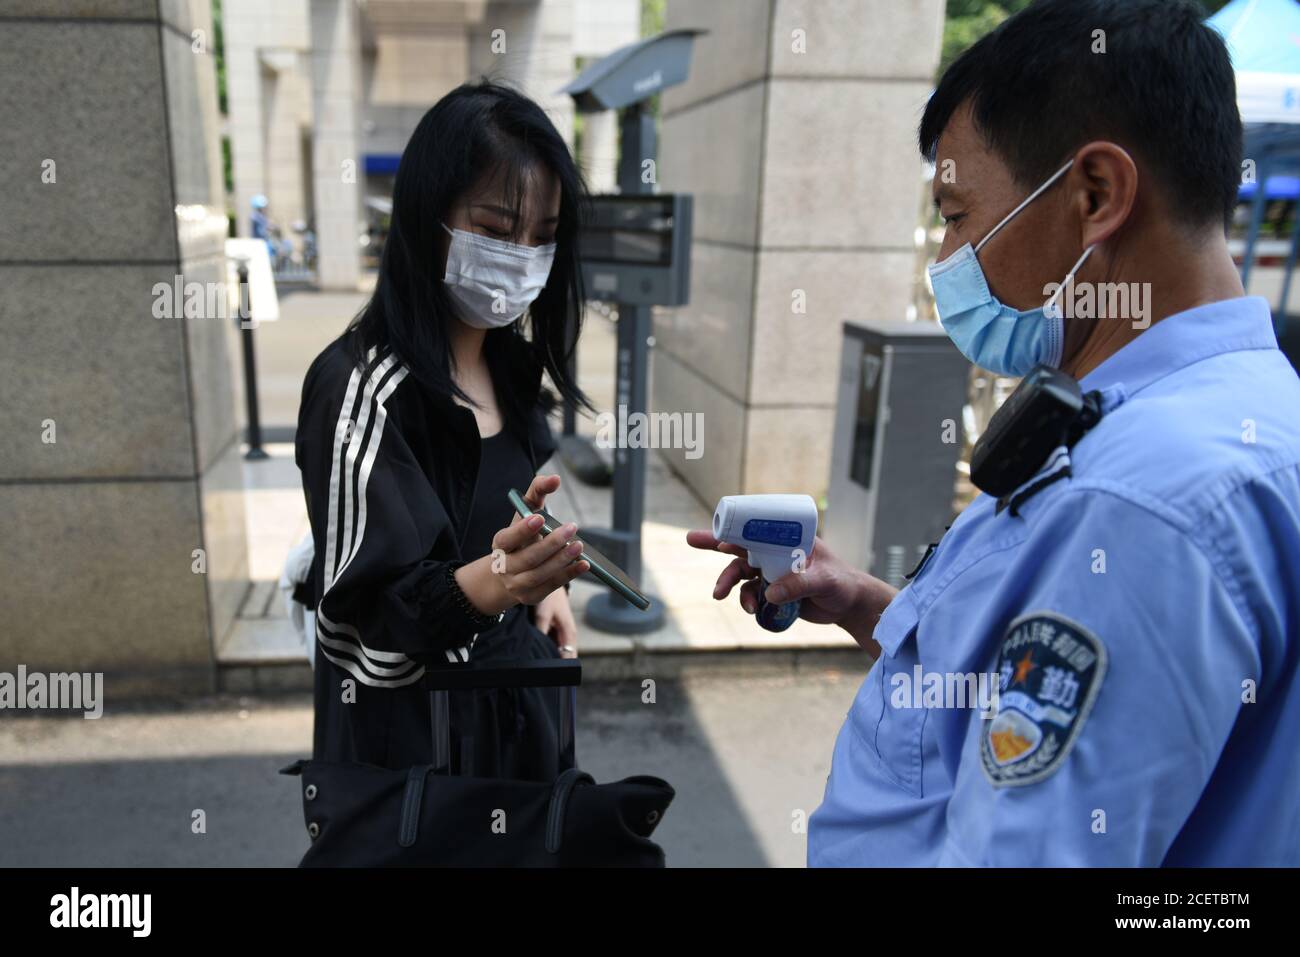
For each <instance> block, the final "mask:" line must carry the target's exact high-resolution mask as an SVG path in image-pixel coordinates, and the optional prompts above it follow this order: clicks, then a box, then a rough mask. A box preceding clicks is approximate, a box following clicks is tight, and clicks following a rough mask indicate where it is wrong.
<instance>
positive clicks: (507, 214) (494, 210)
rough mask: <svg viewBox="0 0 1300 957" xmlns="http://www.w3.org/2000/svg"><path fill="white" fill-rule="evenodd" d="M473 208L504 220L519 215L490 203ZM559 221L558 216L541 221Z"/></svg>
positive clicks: (478, 204)
mask: <svg viewBox="0 0 1300 957" xmlns="http://www.w3.org/2000/svg"><path fill="white" fill-rule="evenodd" d="M473 208H474V209H486V210H487V211H488V212H489V213H495V214H496V215H498V216H501V217H504V218H505V219H518V218H519V215H518V214H517V213H516V212H515V211H514V210H513V209H508V208H506V207H505V206H494V205H492V204H491V203H475V204H474V207H473ZM559 221H560V217H559V216H547V217H546V218H545V219H543V220H542V222H543V223H558V222H559Z"/></svg>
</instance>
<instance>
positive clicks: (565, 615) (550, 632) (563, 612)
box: [533, 588, 578, 658]
mask: <svg viewBox="0 0 1300 957" xmlns="http://www.w3.org/2000/svg"><path fill="white" fill-rule="evenodd" d="M533 624H535V625H536V626H537V630H538V631H540V632H541V633H542V634H544V635H547V636H548V637H549V638H550V639H551V640H552V641H554V642H555V647H557V648H559V649H560V657H561V658H576V657H578V623H577V621H575V620H574V618H573V606H571V605H570V604H569V593H568V592H567V591H565V590H564V589H563V588H557V589H555V591H553V592H551V593H550V594H549V595H547V596H546V597H545V598H543V599H542V600H541V601H540V602H538V603H537V614H536V616H535V618H534V621H533Z"/></svg>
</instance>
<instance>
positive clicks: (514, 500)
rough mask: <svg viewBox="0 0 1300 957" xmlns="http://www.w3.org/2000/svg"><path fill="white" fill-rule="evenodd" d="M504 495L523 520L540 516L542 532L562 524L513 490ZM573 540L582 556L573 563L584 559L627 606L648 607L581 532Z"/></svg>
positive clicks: (645, 601)
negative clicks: (534, 507) (579, 547)
mask: <svg viewBox="0 0 1300 957" xmlns="http://www.w3.org/2000/svg"><path fill="white" fill-rule="evenodd" d="M506 495H507V496H508V497H509V499H510V504H511V505H513V506H514V507H515V511H516V512H518V513H519V514H520V515H522V516H523V517H524V518H527V517H528V516H529V515H532V514H533V512H534V511H535V512H536V513H537V514H538V515H540V516H542V531H543V532H545V533H547V534H549V533H551V532H553V531H555V530H556V529H557V528H559V527H560V526H561V525H563V524H564V522H561V521H559V520H558V519H557V518H555V516H554V515H552V514H551V513H550V512H548V511H546V509H544V508H541V509H532V508H529V506H528V503H527V502H525V501H524V497H523V496H522V495H520V494H519V492H518V491H516V490H515V489H511V490H510V491H509V492H507V493H506ZM574 538H576V539H578V540H579V541H580V542H582V554H581V555H579V556H578V557H577V559H575V561H582V560H583V559H586V561H587V564H589V565H590V566H591V574H593V575H595V576H596V577H597V578H599V579H600V580H601V581H603V582H604V583H605V584H606V585H608V586H609V587H610V588H612V589H614V591H615V593H617V594H618V595H619V596H621V597H622V598H624V599H625V600H626V601H627V602H628V603H629V604H632V605H635V606H636V607H637V608H640V609H641V610H642V611H645V610H646V609H647V608H649V607H650V599H649V598H647V597H646V596H645V595H643V594H641V592H639V591H638V590H637V587H636V585H634V584H632V580H631V579H630V578H628V577H627V575H626V574H624V572H623V569H621V568H619V567H618V566H617V565H615V564H614V563H613V562H611V561H610V560H609V559H608V558H606V557H605V556H604V555H603V554H601V552H600V551H599V550H598V549H597V548H596V547H595V546H594V545H592V544H591V542H589V541H587V540H586V539H585V538H583V537H582V533H581V532H579V533H578V534H577V535H575V536H574Z"/></svg>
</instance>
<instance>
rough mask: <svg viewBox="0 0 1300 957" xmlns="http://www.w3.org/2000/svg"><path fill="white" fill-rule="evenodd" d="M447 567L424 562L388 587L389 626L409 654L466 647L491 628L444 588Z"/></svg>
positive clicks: (440, 563)
mask: <svg viewBox="0 0 1300 957" xmlns="http://www.w3.org/2000/svg"><path fill="white" fill-rule="evenodd" d="M449 564H451V563H449V562H435V561H429V560H427V559H426V560H424V561H422V562H420V563H419V564H418V565H416V566H415V567H414V568H412V569H411V570H410V571H409V572H407V573H406V574H405V575H403V576H402V577H401V578H399V579H397V580H396V581H395V582H393V584H392V585H391V586H389V588H388V597H389V601H388V602H387V608H388V614H387V616H386V617H387V618H388V624H389V627H390V628H392V630H393V633H394V635H395V636H396V637H397V639H398V641H399V643H400V644H402V645H403V646H405V647H406V648H407V649H409V650H410V651H427V650H430V649H433V650H442V649H453V648H467V647H469V646H470V645H472V644H473V642H474V639H475V638H476V637H477V636H478V633H479V632H480V631H486V630H487V628H489V627H491V626H490V625H484V624H483V623H482V620H481V619H476V618H474V617H471V615H470V613H469V611H468V609H467V607H462V606H461V604H460V602H459V601H457V597H456V594H455V592H453V591H452V589H451V588H449V587H448V585H447V573H448V568H447V566H448V565H449ZM453 570H454V569H453ZM466 604H467V605H468V603H466Z"/></svg>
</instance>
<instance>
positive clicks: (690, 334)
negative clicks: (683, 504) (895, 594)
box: [652, 0, 944, 504]
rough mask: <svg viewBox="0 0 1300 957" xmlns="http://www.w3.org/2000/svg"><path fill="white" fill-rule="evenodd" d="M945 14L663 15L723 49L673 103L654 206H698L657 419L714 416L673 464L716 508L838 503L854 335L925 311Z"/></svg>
mask: <svg viewBox="0 0 1300 957" xmlns="http://www.w3.org/2000/svg"><path fill="white" fill-rule="evenodd" d="M943 9H944V4H943V2H942V0H730V2H727V3H694V2H689V0H669V2H668V9H667V18H666V19H667V24H666V26H667V28H668V29H675V28H681V27H701V28H704V29H707V30H709V31H710V33H709V34H708V35H706V36H702V37H699V38H698V39H697V40H696V44H695V55H694V57H693V59H692V62H691V76H690V80H689V81H688V82H687V83H686V84H684V85H682V86H679V87H677V88H675V89H672V90H669V91H667V92H666V93H665V94H664V99H663V115H662V139H661V143H660V160H659V182H660V189H661V190H663V191H664V192H689V193H693V194H694V195H695V247H694V253H693V256H692V262H691V273H692V290H691V297H692V298H691V304H690V305H689V306H687V307H683V308H681V309H677V310H661V311H660V315H659V316H658V317H657V319H656V326H655V330H656V349H655V355H654V363H653V369H654V371H653V383H654V393H653V398H652V402H653V408H655V409H656V410H662V411H669V412H705V413H706V414H705V428H704V454H703V455H702V456H701V457H700V458H698V459H695V460H690V459H687V458H685V456H684V454H683V453H682V452H681V451H680V450H679V451H674V452H669V453H667V456H668V459H669V461H670V463H671V464H672V466H673V468H674V469H675V470H676V471H677V472H679V473H680V474H681V475H682V476H683V477H684V479H685V480H686V481H687V482H688V483H689V484H690V485H691V487H692V488H693V489H694V490H695V491H696V492H697V494H699V496H700V497H701V499H702V500H703V501H705V502H707V503H710V504H711V503H713V502H715V501H717V499H718V498H719V497H720V496H721V495H725V494H735V493H758V492H786V491H791V492H795V491H797V492H808V493H809V494H812V495H814V496H817V495H819V494H821V493H822V492H824V491H825V489H826V488H827V485H828V479H829V471H830V443H831V432H832V428H833V421H834V403H835V398H836V385H837V382H838V378H839V356H840V338H841V331H840V330H841V323H842V321H843V320H845V319H849V318H859V319H864V318H869V319H883V318H900V319H901V318H904V317H905V315H906V311H907V306H908V304H909V303H911V302H912V290H913V285H912V284H913V282H914V278H915V277H914V270H915V264H916V256H915V248H914V238H913V237H914V233H915V229H916V227H917V225H918V223H917V210H918V208H919V198H918V197H919V195H920V190H921V189H922V181H921V161H920V158H919V157H918V155H917V151H916V145H915V144H916V135H915V134H916V124H917V122H918V120H919V118H920V110H921V108H922V107H923V106H924V103H925V98H926V96H927V95H928V94H929V91H930V90H931V89H932V87H933V83H934V71H935V68H936V65H937V63H938V58H939V45H940V39H941V34H942V25H943ZM801 309H802V310H804V311H800V310H801Z"/></svg>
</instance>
